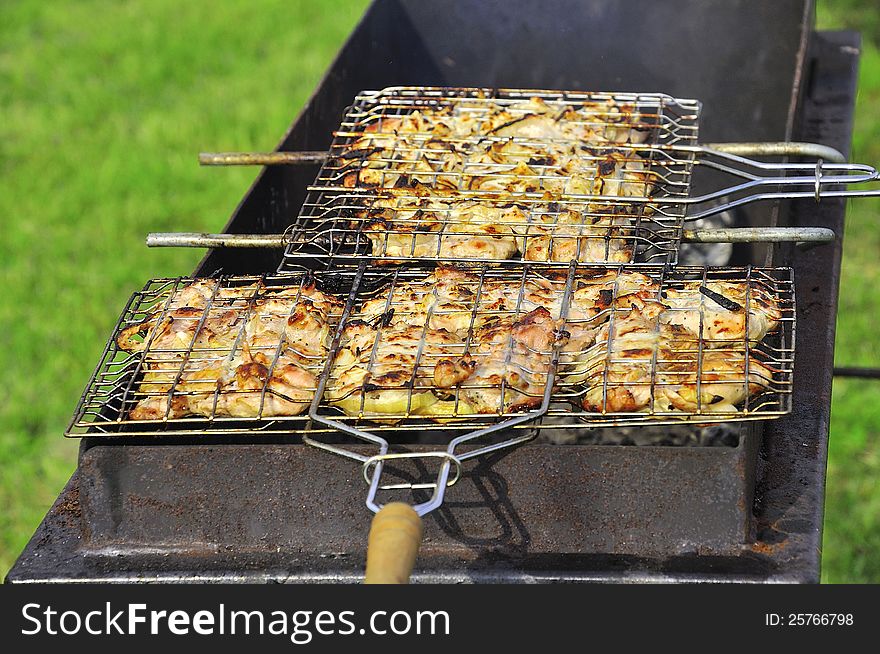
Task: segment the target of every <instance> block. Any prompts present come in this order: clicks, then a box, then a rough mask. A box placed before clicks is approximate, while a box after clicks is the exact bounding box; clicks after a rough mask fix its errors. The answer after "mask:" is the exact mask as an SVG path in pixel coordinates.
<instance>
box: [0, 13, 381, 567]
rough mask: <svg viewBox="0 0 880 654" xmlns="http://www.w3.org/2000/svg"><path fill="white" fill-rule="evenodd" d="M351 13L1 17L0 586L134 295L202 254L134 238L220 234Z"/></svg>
mask: <svg viewBox="0 0 880 654" xmlns="http://www.w3.org/2000/svg"><path fill="white" fill-rule="evenodd" d="M365 5H366V3H365V1H364V0H356V1H353V2H352V1H347V0H342V1H341V0H334V1H333V2H317V1H314V0H313V1H292V0H271V1H266V0H261V1H259V2H212V1H209V0H198V1H196V0H190V1H188V2H179V1H178V0H151V1H150V2H126V3H120V2H116V1H111V0H104V1H102V0H87V1H86V0H79V1H78V2H76V3H48V2H31V1H27V2H26V1H19V2H4V3H2V4H0V233H2V237H0V262H2V264H0V288H2V299H0V370H2V371H3V382H2V386H0V388H3V393H2V394H0V425H3V434H2V436H0V476H2V477H0V507H2V509H0V576H3V575H5V572H6V570H7V569H8V568H9V567H10V566H11V565H12V563H13V562H14V560H15V557H16V556H17V555H18V553H19V552H20V551H21V549H22V548H23V547H24V545H25V544H26V542H27V539H28V538H29V536H30V534H31V533H32V532H33V530H34V529H35V528H36V526H37V524H38V523H39V521H40V519H41V518H42V516H43V514H44V513H45V511H46V510H47V509H48V508H49V506H50V504H51V502H52V500H53V499H54V497H55V496H56V495H57V493H58V492H59V491H60V490H61V488H62V486H63V485H64V483H65V481H66V480H67V478H68V476H69V475H70V473H71V472H72V471H73V469H74V467H75V462H76V443H75V442H74V441H67V440H65V439H62V438H61V433H62V431H63V429H64V427H65V426H66V424H67V421H68V420H69V418H70V415H71V412H72V410H73V408H74V406H75V404H76V401H77V398H78V396H79V393H80V392H82V387H83V385H84V383H85V381H86V380H87V379H88V375H89V374H90V371H91V369H92V368H93V366H94V365H95V362H96V359H97V357H98V355H99V354H100V350H101V347H102V346H103V345H102V344H103V343H104V342H105V341H106V338H107V334H108V333H109V330H110V329H111V327H112V326H113V321H114V319H115V317H116V316H118V314H119V311H120V310H121V308H122V306H123V305H124V303H125V301H126V299H127V298H128V296H129V295H130V293H131V292H132V291H133V290H134V289H136V288H139V287H140V286H141V285H143V283H144V281H146V280H147V279H148V278H150V277H156V276H162V275H179V274H187V273H189V272H191V271H192V269H193V268H194V267H195V264H196V262H197V261H198V258H199V256H200V254H201V253H200V252H198V251H195V250H191V251H187V250H148V249H147V248H146V247H145V246H144V244H143V239H144V236H145V235H146V233H147V232H148V231H173V230H183V231H190V230H192V231H198V230H214V231H217V230H219V229H220V228H221V227H222V226H223V224H224V223H225V222H226V220H227V218H228V216H229V214H230V212H231V211H232V209H233V208H234V207H235V205H236V204H237V203H238V201H239V200H240V199H241V196H242V195H243V194H244V192H245V190H246V189H247V187H248V185H249V184H250V182H251V181H252V180H253V177H254V175H255V169H252V168H251V169H247V168H238V169H200V168H199V166H198V164H197V162H196V154H197V153H198V152H199V151H200V150H211V149H213V150H237V149H254V150H271V149H272V148H274V147H275V144H276V143H277V141H278V139H279V138H280V136H281V135H282V134H283V133H284V131H285V130H286V129H287V127H288V126H289V124H290V121H291V119H292V118H293V117H294V116H295V115H296V113H297V112H298V111H299V109H300V108H301V107H302V105H303V103H304V102H305V100H306V98H307V96H308V94H309V93H310V91H311V90H312V89H313V88H314V87H315V85H316V83H317V81H318V79H319V78H320V76H321V74H322V73H323V71H324V69H325V68H326V66H327V65H328V64H329V62H330V60H331V58H332V57H333V55H334V53H335V52H336V50H337V49H338V47H339V46H340V45H341V43H342V41H343V40H344V38H345V36H346V34H348V33H349V32H350V31H351V29H352V27H353V26H354V23H355V22H356V20H357V18H358V17H359V16H360V14H361V13H362V12H363V9H364V7H365Z"/></svg>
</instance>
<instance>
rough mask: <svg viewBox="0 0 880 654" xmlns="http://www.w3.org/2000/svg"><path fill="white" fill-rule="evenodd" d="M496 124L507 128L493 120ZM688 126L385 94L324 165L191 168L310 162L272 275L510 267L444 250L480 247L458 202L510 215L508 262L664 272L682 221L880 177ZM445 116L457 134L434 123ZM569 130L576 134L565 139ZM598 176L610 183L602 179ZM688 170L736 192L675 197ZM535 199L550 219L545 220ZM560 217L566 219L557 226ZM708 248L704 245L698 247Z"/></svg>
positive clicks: (371, 100) (405, 91)
mask: <svg viewBox="0 0 880 654" xmlns="http://www.w3.org/2000/svg"><path fill="white" fill-rule="evenodd" d="M493 112H494V113H493ZM499 112H501V113H499ZM496 114H498V115H503V116H504V117H505V118H510V120H507V122H505V123H503V124H500V125H499V124H497V121H496V122H495V123H493V122H492V120H493V116H494V115H496ZM699 114H700V103H699V102H697V101H695V100H687V99H676V98H672V97H670V96H666V95H663V94H627V93H586V92H572V91H542V90H525V89H488V88H484V89H474V88H438V87H390V88H387V89H384V90H381V91H365V92H362V93H360V94H359V95H358V96H357V97H356V98H355V101H354V103H353V104H352V106H351V107H349V108H348V109H347V110H346V112H345V115H344V117H343V120H342V122H341V124H340V128H339V130H338V131H337V132H335V138H334V141H333V143H332V144H331V146H330V148H329V151H328V152H326V153H323V154H322V153H318V152H306V153H284V152H279V153H268V154H265V155H264V154H259V153H238V154H236V153H220V154H216V155H211V154H204V155H203V156H202V157H201V161H202V163H205V164H224V163H228V164H243V163H253V162H259V163H264V164H267V165H270V164H272V163H290V162H294V163H295V162H298V161H307V162H309V163H316V162H319V161H320V162H321V164H322V165H321V167H320V170H319V172H318V175H317V178H316V180H315V183H314V184H313V185H312V186H311V187H310V188H309V195H308V197H307V199H306V202H305V203H304V205H303V207H302V209H301V211H300V215H299V216H298V217H297V219H296V221H295V222H294V224H293V225H292V226H291V227H290V229H289V230H288V231H287V232H286V234H285V236H284V245H285V248H286V252H285V258H284V265H282V267H281V270H286V269H292V268H293V267H295V266H296V265H299V263H300V262H301V261H302V260H304V259H315V258H322V259H327V260H328V264H327V267H328V268H330V267H333V265H351V257H367V258H369V259H371V260H373V261H376V262H377V263H380V264H382V263H403V262H406V261H415V260H418V261H434V262H442V261H450V260H458V261H470V262H475V263H476V262H480V261H491V262H496V263H498V262H506V261H509V260H511V259H513V260H516V259H517V257H516V256H512V255H511V254H510V253H509V252H508V253H506V254H503V255H498V254H497V251H495V252H494V253H493V252H484V253H482V254H480V255H478V256H477V255H473V254H472V253H468V254H462V253H461V251H456V250H455V246H449V245H448V243H449V242H451V241H455V242H459V243H460V242H461V241H462V240H467V239H470V240H479V239H480V238H481V237H484V236H485V224H483V223H485V222H486V221H482V222H481V221H476V222H474V221H473V220H471V217H469V216H465V217H464V218H462V216H461V212H460V208H461V205H462V203H477V204H480V205H482V206H484V207H495V208H496V209H497V207H498V206H499V205H503V204H510V203H515V204H517V205H518V206H519V207H521V208H522V212H521V214H520V215H519V216H515V217H511V216H510V215H508V216H506V217H505V218H503V219H502V220H500V225H501V228H502V231H505V232H507V233H508V235H507V237H503V238H506V239H507V241H508V249H512V250H514V251H517V250H518V252H517V253H516V254H518V255H519V256H521V257H522V258H523V259H524V260H527V261H536V260H537V261H543V260H546V261H547V262H549V263H565V262H567V261H569V260H571V259H575V260H578V261H581V262H596V263H643V264H645V265H658V264H659V265H662V264H674V263H675V262H676V261H677V255H678V246H679V243H680V242H682V241H686V242H687V241H696V242H709V240H707V239H710V238H712V237H711V236H708V235H703V234H701V233H700V232H699V231H698V230H685V229H684V224H685V223H686V222H689V221H695V220H700V219H702V218H706V217H708V216H711V215H714V214H718V213H722V212H724V211H727V210H729V209H733V208H735V207H739V206H742V205H744V204H747V203H751V202H754V201H758V200H780V199H793V198H808V197H812V198H814V199H816V200H817V201H819V200H821V198H834V197H871V196H878V195H880V191H878V190H854V189H853V190H850V189H843V190H841V189H840V188H839V187H841V186H847V185H850V184H861V183H865V182H875V181H878V180H880V174H878V172H877V170H876V169H875V168H874V167H871V166H867V165H861V164H849V163H844V162H843V157H842V155H840V153H839V152H837V151H835V150H833V149H831V148H827V147H825V146H820V145H816V144H804V143H778V144H767V143H752V144H735V143H733V144H729V143H727V144H707V145H700V144H699V143H698V142H697V138H698V120H699ZM551 117H552V123H551V121H550V118H551ZM453 119H454V120H457V121H459V123H454V122H448V121H452V120H453ZM444 120H445V121H447V122H446V123H444V122H443V121H444ZM529 120H531V121H532V123H531V124H530V123H528V121H529ZM479 121H486V122H485V123H484V125H486V126H487V131H486V132H478V133H476V134H471V133H468V132H467V129H464V130H461V129H458V127H456V125H461V124H464V125H465V126H467V125H468V124H472V123H479ZM541 121H543V122H541ZM524 123H525V124H527V127H526V128H523V129H521V130H519V131H516V130H517V128H516V125H517V124H519V125H522V124H524ZM438 125H439V126H440V127H439V128H438ZM449 125H452V127H451V128H450V127H449ZM493 125H494V127H492V128H491V129H488V127H491V126H493ZM554 125H562V126H563V127H560V128H558V129H557V128H556V127H554ZM511 129H513V130H514V131H513V132H509V130H511ZM566 129H567V130H569V131H568V132H566V131H565V130H566ZM505 130H508V131H505ZM542 130H543V131H542ZM572 130H574V132H572ZM578 130H580V131H578ZM572 133H575V134H582V135H589V138H587V136H584V138H583V139H582V140H581V141H578V140H576V139H573V138H572ZM504 148H510V151H505V153H504V155H503V157H502V158H501V159H498V158H493V157H494V154H495V153H497V152H500V151H501V149H504ZM548 153H549V156H545V155H548ZM560 153H562V154H560ZM749 154H752V155H753V156H809V157H816V158H818V161H816V162H815V163H766V162H761V161H756V160H754V159H749V158H747V156H745V155H749ZM487 157H489V158H487ZM612 160H613V162H614V165H613V166H612V164H611V163H610V162H611V161H612ZM450 162H451V163H450ZM514 164H515V165H514ZM609 166H612V168H613V172H612V173H610V174H609V173H608V171H607V170H603V167H606V168H607V167H609ZM695 166H701V167H704V168H707V169H712V170H714V171H718V172H722V173H727V174H729V175H733V176H735V177H737V178H739V179H740V180H742V181H740V182H738V183H736V184H733V185H731V186H728V187H727V188H722V189H718V190H716V191H713V192H710V193H706V194H703V195H699V196H691V195H690V186H691V175H692V172H693V170H694V168H695ZM609 175H610V176H609ZM413 184H424V185H427V186H428V187H430V188H432V189H433V191H432V193H433V192H436V193H437V195H431V194H429V196H430V197H432V199H433V200H437V202H435V203H434V206H431V205H430V204H429V206H428V208H425V209H424V211H426V212H430V214H431V216H430V219H427V220H426V219H425V218H424V217H422V216H418V217H413V213H414V211H413V210H414V208H415V207H417V206H419V207H424V204H425V195H424V193H423V192H422V191H421V190H419V189H416V190H410V186H411V185H413ZM444 194H445V195H444ZM548 198H549V200H550V201H552V203H553V204H554V205H562V209H559V207H557V206H553V207H551V208H550V209H549V210H548V208H547V205H548ZM444 200H445V201H447V202H448V204H447V205H443V202H442V201H444ZM437 203H439V206H437ZM377 208H384V209H386V210H387V211H385V214H386V215H385V217H383V218H381V219H378V218H377V217H376V213H381V212H377ZM569 209H570V210H571V211H573V212H575V213H577V214H579V215H580V216H581V218H580V220H575V221H572V220H571V219H570V218H569V216H570V214H569V213H567V211H568V210H569ZM389 211H390V212H391V214H392V215H393V218H391V219H388V218H387V214H388V212H389ZM490 222H491V221H490ZM492 226H493V227H497V225H494V224H493V225H492ZM817 229H818V228H817ZM498 238H502V237H498ZM724 238H730V241H729V242H755V241H762V242H778V241H781V240H790V241H800V242H823V241H825V240H830V239H832V238H833V236H832V234H831V233H829V232H824V233H819V232H816V233H810V234H806V233H803V232H800V233H799V232H794V231H793V232H791V233H790V234H789V235H782V234H778V233H770V232H766V233H761V232H743V233H742V234H738V235H737V234H733V233H732V231H731V232H730V236H729V237H728V236H725V237H724ZM720 240H721V237H720V236H719V237H717V238H714V239H712V241H713V242H720ZM444 241H446V242H447V243H446V244H444ZM545 241H547V242H546V243H545ZM149 242H150V243H151V244H153V245H172V244H174V245H182V246H205V245H212V244H216V246H218V247H221V246H228V247H238V246H241V247H247V246H250V245H253V246H255V247H256V246H257V243H258V242H259V240H255V241H254V242H248V241H247V240H245V239H242V240H228V239H227V240H224V239H220V238H218V237H217V236H215V235H204V236H199V237H196V236H192V235H177V236H172V235H151V236H150V239H149ZM514 243H516V245H514ZM575 243H576V245H575ZM530 244H536V245H535V246H534V247H532V246H531V245H530ZM273 246H277V240H276V241H273Z"/></svg>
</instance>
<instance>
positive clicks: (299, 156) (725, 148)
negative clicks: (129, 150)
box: [199, 142, 846, 166]
mask: <svg viewBox="0 0 880 654" xmlns="http://www.w3.org/2000/svg"><path fill="white" fill-rule="evenodd" d="M705 147H706V148H707V149H709V150H715V151H716V152H725V153H727V154H734V155H738V156H741V157H749V156H751V157H760V156H766V157H771V156H780V157H814V158H817V159H822V160H824V161H828V162H831V163H845V162H846V157H845V156H843V154H841V153H840V152H839V151H838V150H835V149H834V148H831V147H828V146H827V145H819V144H817V143H789V142H781V143H707V144H706V145H705ZM329 158H330V155H329V153H328V152H325V151H323V150H304V151H301V152H200V153H199V164H200V165H202V166H290V165H311V164H316V163H324V162H325V161H327V159H329Z"/></svg>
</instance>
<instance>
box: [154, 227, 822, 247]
mask: <svg viewBox="0 0 880 654" xmlns="http://www.w3.org/2000/svg"><path fill="white" fill-rule="evenodd" d="M836 238H837V235H836V234H835V233H834V232H833V231H832V230H830V229H827V228H825V227H732V228H721V229H686V230H684V232H683V237H682V240H683V241H685V242H687V243H781V242H796V243H829V242H831V241H834V240H835V239H836ZM288 243H289V236H287V235H286V234H204V233H200V232H151V233H149V234H147V246H148V247H151V248H157V247H182V248H284V247H286V246H287V245H288Z"/></svg>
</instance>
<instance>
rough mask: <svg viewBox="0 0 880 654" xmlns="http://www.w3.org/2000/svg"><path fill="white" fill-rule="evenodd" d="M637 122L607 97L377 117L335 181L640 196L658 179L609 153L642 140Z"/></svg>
mask: <svg viewBox="0 0 880 654" xmlns="http://www.w3.org/2000/svg"><path fill="white" fill-rule="evenodd" d="M638 121H639V116H638V114H637V111H636V108H635V107H634V106H632V105H626V104H617V103H615V102H613V101H611V100H609V101H608V102H600V103H585V104H584V105H583V106H582V107H576V106H571V105H568V104H565V105H563V104H558V103H549V104H548V103H547V102H545V101H543V100H541V99H540V98H532V99H530V100H523V101H518V102H512V103H497V104H485V103H467V102H465V103H461V104H459V105H457V106H456V107H454V108H452V107H443V108H439V109H427V108H426V109H422V110H418V111H413V112H411V113H409V114H407V115H405V116H399V117H381V118H377V120H375V121H374V122H373V123H372V124H371V125H369V126H368V127H367V128H365V130H364V132H363V135H362V136H361V137H359V138H358V139H356V140H354V142H353V143H351V144H350V145H349V147H348V149H347V150H346V151H345V152H343V153H342V154H341V155H340V156H339V157H338V164H339V167H340V169H341V171H342V172H341V173H340V177H339V179H338V180H336V181H341V183H342V185H343V186H344V187H347V188H353V187H363V188H382V189H388V188H396V187H400V186H405V185H406V184H411V183H413V182H418V183H422V184H425V185H427V186H430V187H431V188H433V189H436V190H438V191H460V190H465V189H467V190H480V191H483V192H496V193H501V194H508V193H509V194H522V193H533V192H539V191H546V192H548V193H550V194H551V195H552V196H553V197H558V196H559V195H560V194H563V193H565V194H574V195H613V196H621V197H628V196H638V197H647V196H648V195H649V194H650V192H651V191H652V189H653V187H654V182H655V180H654V178H653V175H652V173H651V172H650V171H649V170H648V169H647V168H646V166H645V161H644V159H643V158H642V157H640V156H638V155H636V154H633V153H632V151H623V150H610V149H608V148H607V146H608V145H613V144H617V143H620V144H638V143H642V142H644V141H645V140H646V139H647V137H648V134H649V133H650V132H649V131H648V130H647V129H644V130H642V129H636V128H634V127H633V125H639V126H640V124H639V122H638ZM596 146H606V147H604V148H603V149H595V148H596ZM591 147H593V148H594V149H590V148H591Z"/></svg>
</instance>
